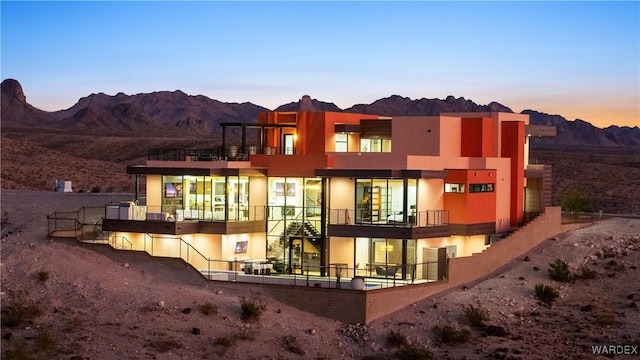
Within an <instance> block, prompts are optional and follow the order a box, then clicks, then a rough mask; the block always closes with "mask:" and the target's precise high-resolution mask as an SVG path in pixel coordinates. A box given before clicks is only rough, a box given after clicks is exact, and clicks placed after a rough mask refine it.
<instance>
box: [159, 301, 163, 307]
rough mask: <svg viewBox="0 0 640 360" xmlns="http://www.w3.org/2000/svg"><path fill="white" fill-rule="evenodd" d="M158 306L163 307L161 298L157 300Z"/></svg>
mask: <svg viewBox="0 0 640 360" xmlns="http://www.w3.org/2000/svg"><path fill="white" fill-rule="evenodd" d="M158 307H160V308H163V307H164V301H162V300H160V301H158Z"/></svg>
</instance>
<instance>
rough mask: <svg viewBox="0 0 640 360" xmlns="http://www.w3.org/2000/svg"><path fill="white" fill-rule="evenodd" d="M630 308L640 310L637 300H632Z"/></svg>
mask: <svg viewBox="0 0 640 360" xmlns="http://www.w3.org/2000/svg"><path fill="white" fill-rule="evenodd" d="M629 308H631V309H636V310H638V304H636V302H635V301H632V302H631V303H630V304H629Z"/></svg>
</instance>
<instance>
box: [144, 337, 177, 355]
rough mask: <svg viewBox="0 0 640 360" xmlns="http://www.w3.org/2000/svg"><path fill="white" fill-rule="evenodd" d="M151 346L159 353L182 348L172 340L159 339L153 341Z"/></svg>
mask: <svg viewBox="0 0 640 360" xmlns="http://www.w3.org/2000/svg"><path fill="white" fill-rule="evenodd" d="M151 346H152V347H154V348H156V349H157V350H158V351H159V352H161V353H166V352H169V351H171V350H173V349H180V348H182V344H180V343H179V342H177V341H176V340H173V339H161V340H157V341H153V342H152V343H151Z"/></svg>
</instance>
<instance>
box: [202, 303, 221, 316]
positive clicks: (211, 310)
mask: <svg viewBox="0 0 640 360" xmlns="http://www.w3.org/2000/svg"><path fill="white" fill-rule="evenodd" d="M200 312H201V313H202V314H203V315H207V316H208V315H217V314H218V306H217V305H214V304H212V303H210V302H207V303H204V304H202V305H200Z"/></svg>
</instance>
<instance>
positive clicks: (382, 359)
mask: <svg viewBox="0 0 640 360" xmlns="http://www.w3.org/2000/svg"><path fill="white" fill-rule="evenodd" d="M360 360H387V357H386V356H384V355H382V354H375V355H365V356H363V357H361V358H360Z"/></svg>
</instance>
